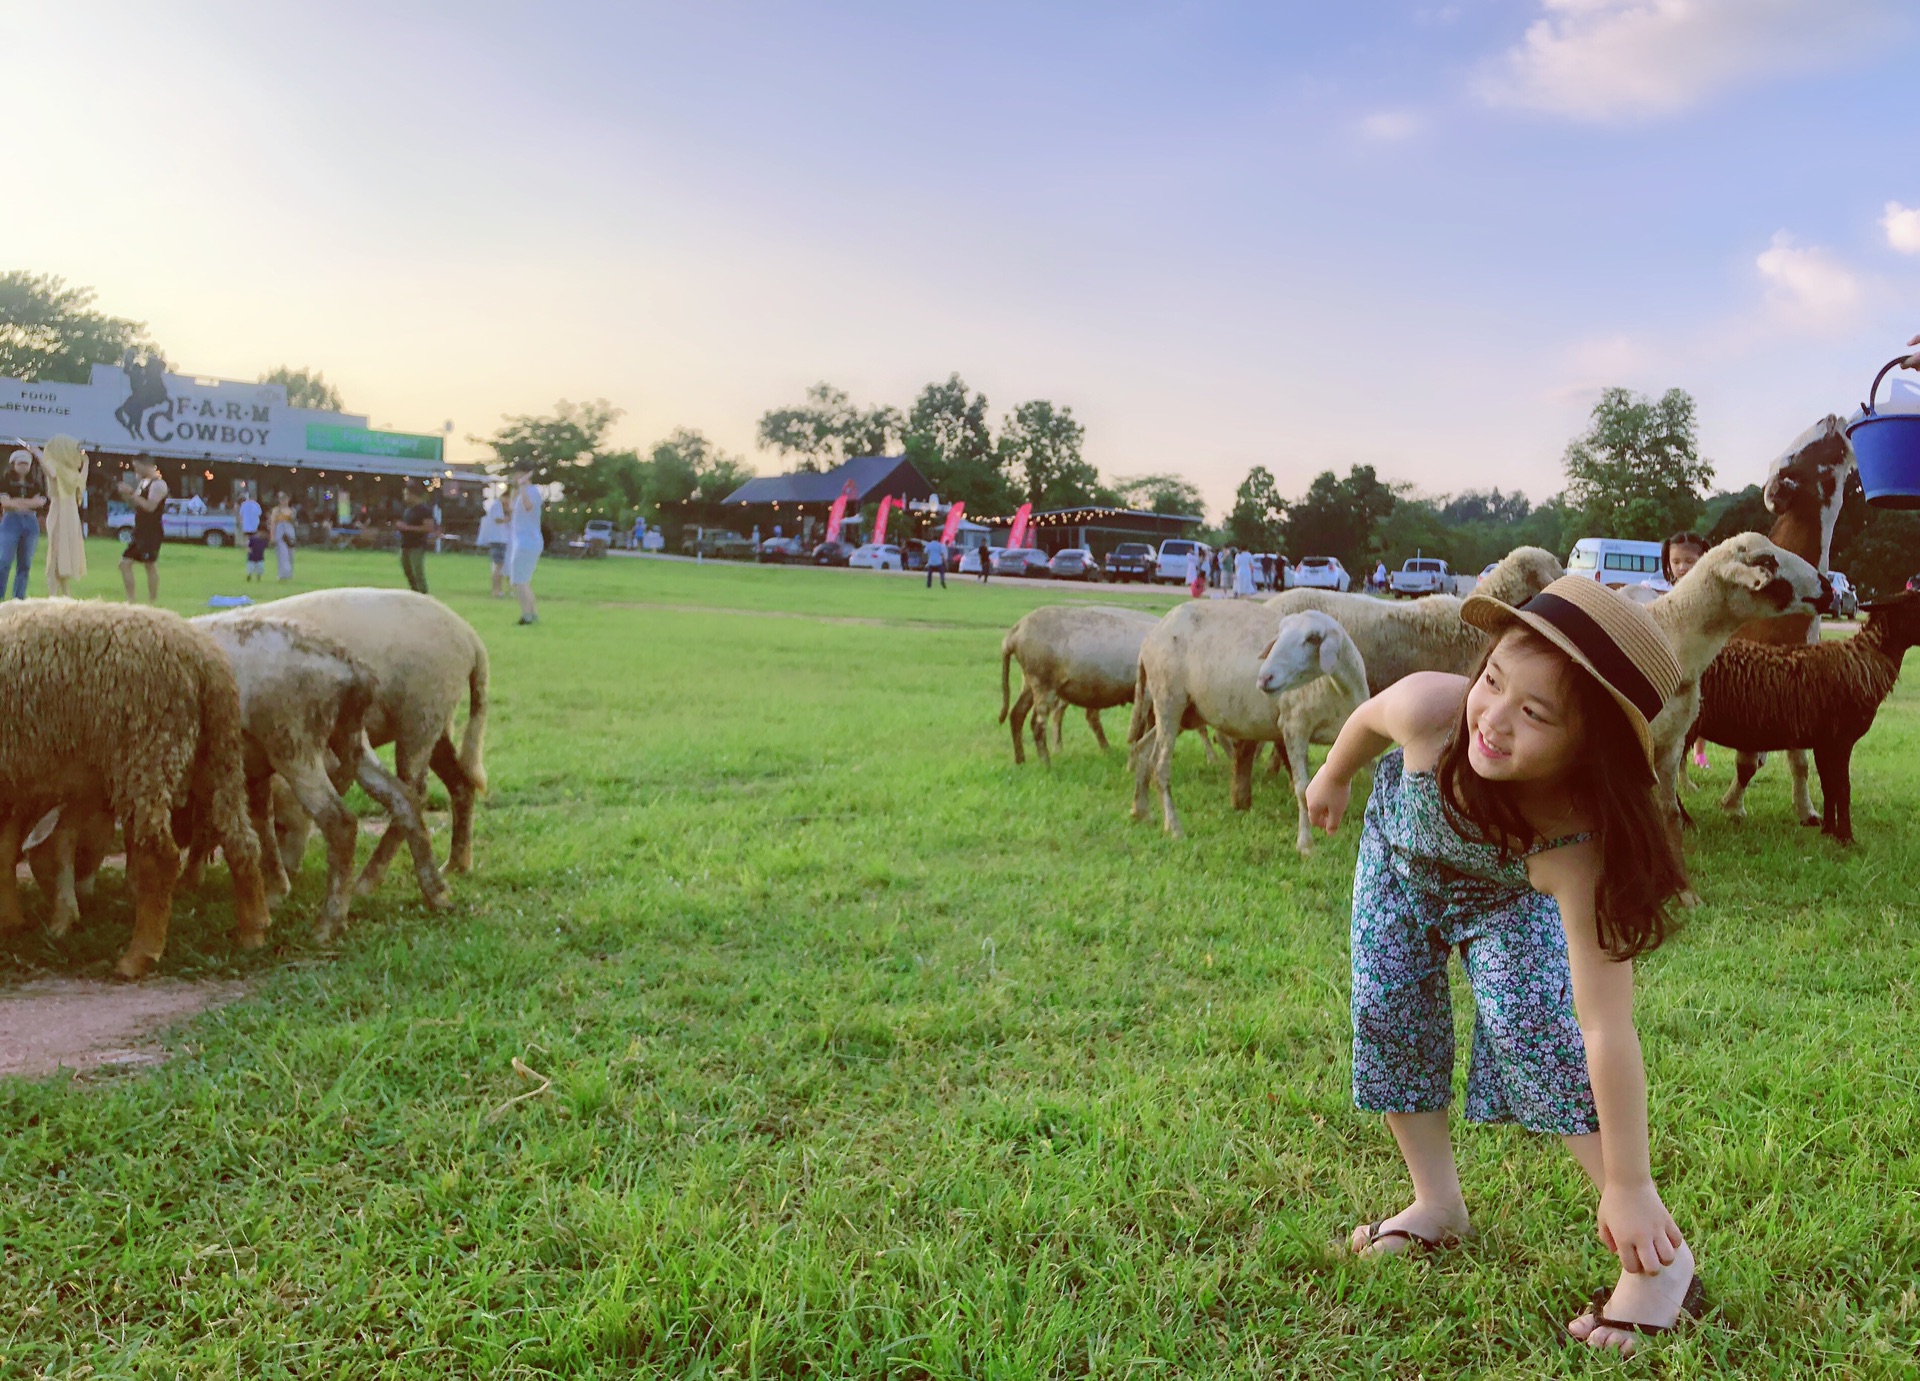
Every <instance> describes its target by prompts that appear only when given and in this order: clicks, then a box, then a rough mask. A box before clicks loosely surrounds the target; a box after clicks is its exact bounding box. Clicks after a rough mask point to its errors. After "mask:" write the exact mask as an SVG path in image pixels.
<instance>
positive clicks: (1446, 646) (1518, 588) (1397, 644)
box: [1267, 547, 1565, 695]
mask: <svg viewBox="0 0 1920 1381" xmlns="http://www.w3.org/2000/svg"><path fill="white" fill-rule="evenodd" d="M1564 574H1565V572H1564V571H1563V570H1561V568H1560V562H1559V561H1558V560H1557V559H1556V558H1555V557H1554V555H1553V553H1552V552H1549V551H1543V550H1542V549H1541V548H1539V547H1516V548H1514V550H1512V551H1511V552H1508V553H1507V555H1506V556H1505V558H1503V559H1502V560H1501V562H1500V564H1499V565H1498V566H1496V567H1494V569H1493V570H1491V571H1489V572H1487V578H1486V579H1485V580H1482V581H1481V582H1480V583H1479V585H1478V586H1477V587H1476V588H1477V591H1478V593H1480V594H1483V595H1488V596H1490V597H1492V598H1494V599H1497V600H1499V601H1501V602H1502V603H1504V604H1513V605H1520V604H1525V603H1526V602H1527V601H1528V600H1529V599H1532V598H1533V597H1534V596H1535V595H1537V594H1539V593H1540V591H1542V590H1544V589H1546V587H1547V586H1548V585H1550V584H1552V583H1553V582H1554V581H1556V580H1558V579H1559V578H1560V577H1561V576H1562V575H1564ZM1460 605H1461V600H1460V597H1459V596H1458V595H1426V596H1424V597H1422V598H1420V599H1416V600H1411V601H1408V602H1405V603H1400V602H1395V601H1388V600H1382V599H1375V598H1374V597H1373V596H1371V595H1363V594H1343V593H1341V592H1339V591H1335V590H1288V591H1286V592H1285V593H1284V594H1278V595H1275V596H1274V597H1273V598H1272V599H1269V600H1268V601H1267V607H1268V608H1270V609H1272V610H1274V611H1275V612H1277V613H1281V614H1298V613H1301V612H1303V611H1305V610H1308V609H1318V610H1320V611H1321V612H1322V613H1325V614H1330V615H1332V616H1333V618H1334V619H1336V620H1337V621H1338V622H1339V624H1340V626H1341V627H1342V628H1344V629H1346V630H1347V634H1348V636H1349V637H1351V638H1352V639H1353V643H1354V646H1355V647H1356V648H1357V649H1358V650H1359V653H1360V657H1361V659H1362V660H1363V661H1364V662H1365V663H1366V666H1367V683H1368V686H1369V688H1370V689H1371V690H1372V693H1373V694H1375V695H1378V694H1379V693H1380V692H1381V691H1383V690H1385V689H1386V688H1387V687H1388V686H1391V685H1392V684H1393V683H1394V682H1396V681H1398V680H1400V679H1401V678H1402V677H1404V676H1409V675H1411V674H1413V673H1414V672H1416V671H1446V672H1452V673H1453V674H1455V675H1457V676H1464V675H1467V674H1468V673H1469V672H1471V671H1472V670H1473V668H1474V665H1475V663H1477V662H1478V661H1479V660H1480V654H1481V653H1482V652H1484V651H1486V648H1487V635H1486V634H1484V633H1482V632H1481V631H1480V630H1479V629H1477V628H1475V627H1473V626H1472V625H1471V624H1468V623H1463V622H1462V621H1461V619H1460Z"/></svg>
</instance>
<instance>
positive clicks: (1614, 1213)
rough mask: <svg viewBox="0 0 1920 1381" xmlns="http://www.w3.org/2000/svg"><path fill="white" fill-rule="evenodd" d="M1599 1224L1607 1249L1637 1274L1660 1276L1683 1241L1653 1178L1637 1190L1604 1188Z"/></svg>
mask: <svg viewBox="0 0 1920 1381" xmlns="http://www.w3.org/2000/svg"><path fill="white" fill-rule="evenodd" d="M1597 1226H1598V1227H1599V1229H1600V1240H1601V1241H1602V1242H1605V1243H1606V1244H1607V1250H1608V1251H1610V1252H1612V1253H1613V1254H1614V1255H1615V1256H1617V1257H1619V1258H1620V1265H1621V1268H1622V1269H1624V1270H1626V1271H1630V1272H1632V1273H1633V1274H1635V1275H1639V1274H1641V1273H1645V1274H1647V1275H1658V1274H1660V1272H1661V1271H1662V1270H1663V1269H1665V1268H1666V1267H1668V1266H1671V1265H1672V1264H1673V1257H1674V1253H1675V1252H1676V1251H1678V1250H1679V1248H1680V1245H1681V1243H1682V1240H1683V1239H1682V1238H1681V1236H1680V1228H1679V1226H1678V1224H1676V1223H1675V1222H1674V1221H1673V1215H1672V1214H1671V1213H1668V1212H1667V1206H1666V1205H1665V1204H1663V1203H1661V1202H1660V1192H1659V1191H1658V1190H1657V1189H1655V1188H1654V1187H1653V1182H1652V1181H1651V1180H1649V1181H1648V1182H1647V1183H1646V1184H1644V1185H1641V1186H1638V1187H1636V1188H1633V1189H1616V1188H1613V1187H1611V1186H1609V1187H1608V1188H1607V1189H1605V1190H1603V1191H1602V1192H1601V1195H1600V1211H1599V1214H1598V1215H1597Z"/></svg>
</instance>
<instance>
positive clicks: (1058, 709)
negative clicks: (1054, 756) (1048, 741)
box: [1053, 700, 1067, 753]
mask: <svg viewBox="0 0 1920 1381" xmlns="http://www.w3.org/2000/svg"><path fill="white" fill-rule="evenodd" d="M1066 717H1067V702H1066V701H1064V700H1056V701H1054V702H1053V750H1054V751H1055V752H1056V753H1057V752H1059V751H1060V726H1061V724H1062V723H1063V722H1064V721H1065V719H1066Z"/></svg>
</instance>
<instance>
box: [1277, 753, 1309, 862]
mask: <svg viewBox="0 0 1920 1381" xmlns="http://www.w3.org/2000/svg"><path fill="white" fill-rule="evenodd" d="M1307 743H1308V740H1307V736H1306V735H1305V734H1297V733H1295V734H1288V735H1287V737H1286V741H1285V742H1284V743H1281V744H1276V745H1275V746H1274V756H1276V757H1278V756H1279V755H1280V750H1281V749H1282V748H1284V749H1285V750H1286V764H1287V777H1288V779H1289V782H1290V784H1291V785H1292V787H1293V803H1294V806H1295V807H1296V808H1297V809H1298V811H1299V815H1300V823H1299V827H1298V829H1297V830H1296V831H1295V834H1294V839H1293V847H1294V848H1295V849H1296V850H1298V851H1299V854H1300V857H1302V858H1306V857H1308V856H1309V855H1311V854H1312V853H1313V820H1312V818H1311V817H1310V816H1309V815H1308V814H1307V783H1308V782H1309V781H1310V780H1311V777H1310V776H1309V774H1308V771H1307Z"/></svg>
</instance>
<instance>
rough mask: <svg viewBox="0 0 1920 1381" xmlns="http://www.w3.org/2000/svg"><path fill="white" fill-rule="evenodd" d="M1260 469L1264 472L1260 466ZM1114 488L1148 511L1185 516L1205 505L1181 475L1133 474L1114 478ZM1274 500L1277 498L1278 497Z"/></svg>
mask: <svg viewBox="0 0 1920 1381" xmlns="http://www.w3.org/2000/svg"><path fill="white" fill-rule="evenodd" d="M1259 473H1261V474H1265V473H1266V472H1265V471H1264V470H1262V471H1260V472H1259ZM1249 478H1251V476H1249ZM1268 478H1269V479H1271V478H1272V476H1268ZM1113 492H1114V493H1116V494H1118V495H1119V496H1120V499H1121V501H1122V502H1123V503H1125V504H1126V505H1127V506H1128V507H1129V508H1137V509H1140V510H1142V511H1143V512H1147V513H1175V514H1180V515H1183V516H1185V515H1192V514H1199V513H1201V512H1202V511H1203V510H1204V509H1205V507H1206V500H1205V499H1204V498H1202V497H1201V494H1200V488H1199V486H1198V485H1196V484H1194V483H1193V482H1192V481H1191V480H1188V479H1187V478H1185V477H1184V476H1181V475H1135V476H1134V477H1133V478H1132V479H1124V480H1116V481H1114V485H1113ZM1276 502H1279V500H1278V499H1277V497H1276ZM1263 550H1264V548H1263Z"/></svg>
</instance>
